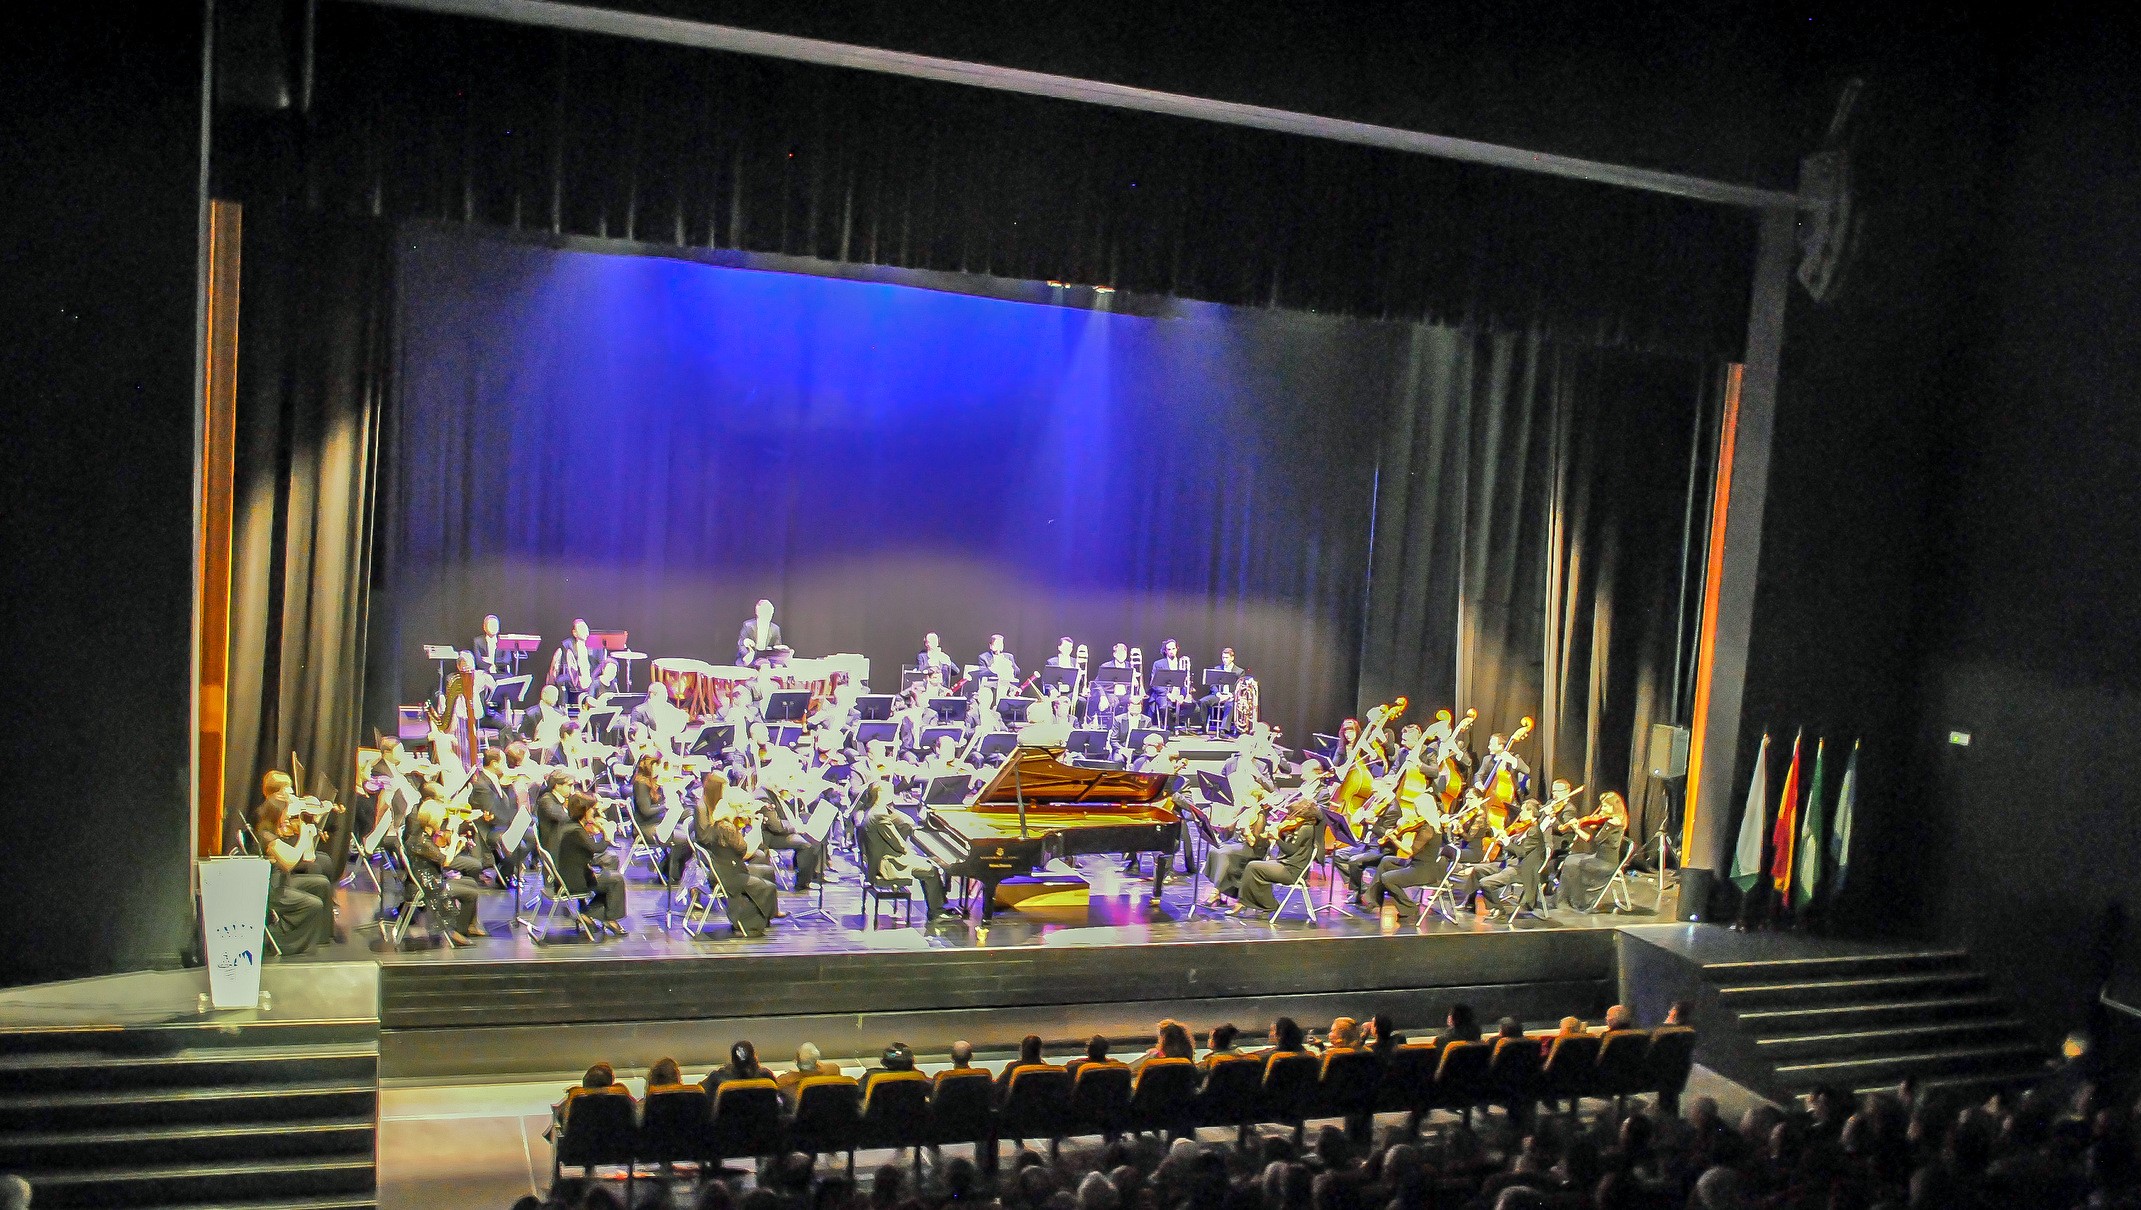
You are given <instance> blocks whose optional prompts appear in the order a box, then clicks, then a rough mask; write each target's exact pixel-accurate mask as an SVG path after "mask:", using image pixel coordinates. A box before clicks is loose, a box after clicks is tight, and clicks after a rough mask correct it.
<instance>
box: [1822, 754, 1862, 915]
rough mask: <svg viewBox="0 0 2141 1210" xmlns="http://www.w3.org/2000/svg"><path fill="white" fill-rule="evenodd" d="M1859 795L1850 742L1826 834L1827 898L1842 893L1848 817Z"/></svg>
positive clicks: (1848, 838)
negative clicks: (1833, 817) (1831, 824)
mask: <svg viewBox="0 0 2141 1210" xmlns="http://www.w3.org/2000/svg"><path fill="white" fill-rule="evenodd" d="M1858 793H1859V745H1858V741H1857V740H1852V741H1851V757H1850V759H1848V760H1846V761H1845V762H1844V781H1843V784H1842V785H1841V786H1838V787H1837V790H1836V826H1835V827H1834V828H1832V829H1830V831H1829V865H1830V867H1831V869H1830V874H1829V894H1831V895H1835V894H1836V893H1837V892H1839V891H1841V890H1843V889H1844V872H1845V871H1846V870H1849V869H1850V868H1851V815H1852V807H1854V806H1855V805H1857V801H1858Z"/></svg>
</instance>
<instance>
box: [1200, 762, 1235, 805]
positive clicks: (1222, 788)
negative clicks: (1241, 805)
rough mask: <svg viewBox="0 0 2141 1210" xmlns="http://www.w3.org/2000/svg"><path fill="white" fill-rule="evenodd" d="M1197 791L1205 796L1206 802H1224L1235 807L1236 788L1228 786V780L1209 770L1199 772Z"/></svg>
mask: <svg viewBox="0 0 2141 1210" xmlns="http://www.w3.org/2000/svg"><path fill="white" fill-rule="evenodd" d="M1197 790H1198V792H1199V793H1202V794H1203V795H1204V801H1206V802H1223V803H1225V804H1227V805H1228V806H1230V807H1231V806H1233V805H1234V787H1233V786H1230V785H1228V784H1227V779H1226V778H1224V777H1221V776H1220V775H1218V774H1217V773H1214V772H1212V771H1211V770H1209V769H1199V770H1198V771H1197Z"/></svg>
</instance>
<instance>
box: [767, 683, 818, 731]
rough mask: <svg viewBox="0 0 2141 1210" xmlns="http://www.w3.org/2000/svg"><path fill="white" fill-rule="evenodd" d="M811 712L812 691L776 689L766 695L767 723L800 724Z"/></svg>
mask: <svg viewBox="0 0 2141 1210" xmlns="http://www.w3.org/2000/svg"><path fill="white" fill-rule="evenodd" d="M809 711H810V690H808V689H776V690H774V691H773V692H772V693H769V694H767V695H766V721H767V722H769V723H800V722H802V721H803V716H804V715H805V714H807V713H809Z"/></svg>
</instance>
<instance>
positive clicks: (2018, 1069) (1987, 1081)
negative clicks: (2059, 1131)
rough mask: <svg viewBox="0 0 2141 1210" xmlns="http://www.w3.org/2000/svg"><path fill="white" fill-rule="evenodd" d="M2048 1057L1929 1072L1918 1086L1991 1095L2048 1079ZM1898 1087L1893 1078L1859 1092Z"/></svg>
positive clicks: (1962, 1094) (1968, 1095)
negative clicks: (1954, 1071)
mask: <svg viewBox="0 0 2141 1210" xmlns="http://www.w3.org/2000/svg"><path fill="white" fill-rule="evenodd" d="M2045 1070H2046V1069H2045V1060H2044V1059H2043V1058H2041V1057H2040V1058H2039V1059H2038V1060H2037V1061H2036V1062H2033V1063H2021V1064H2016V1065H2014V1066H2011V1067H2001V1068H1996V1069H1994V1070H1991V1071H1977V1072H1970V1073H1968V1074H1964V1075H1952V1076H1927V1077H1922V1078H1920V1079H1919V1080H1918V1087H1919V1088H1920V1089H1923V1090H1924V1091H1926V1092H1940V1093H1948V1094H1953V1095H1956V1096H1960V1097H1964V1098H1970V1099H1975V1098H1982V1097H1989V1096H1991V1095H1992V1094H1993V1093H1995V1092H1999V1091H2001V1090H2003V1089H2009V1088H2026V1087H2029V1086H2032V1085H2034V1084H2036V1083H2037V1082H2038V1081H2039V1080H2042V1079H2044V1073H2045ZM1894 1087H1895V1084H1894V1083H1893V1082H1891V1083H1887V1084H1875V1085H1871V1086H1867V1087H1861V1088H1855V1089H1853V1090H1852V1091H1853V1092H1855V1093H1860V1094H1864V1093H1868V1092H1885V1091H1887V1090H1889V1089H1892V1088H1894Z"/></svg>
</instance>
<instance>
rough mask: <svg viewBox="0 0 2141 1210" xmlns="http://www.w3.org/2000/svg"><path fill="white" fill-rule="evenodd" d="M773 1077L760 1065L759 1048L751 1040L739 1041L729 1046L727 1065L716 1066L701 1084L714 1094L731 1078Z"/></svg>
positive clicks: (708, 1093)
mask: <svg viewBox="0 0 2141 1210" xmlns="http://www.w3.org/2000/svg"><path fill="white" fill-rule="evenodd" d="M772 1078H773V1073H772V1072H769V1071H767V1070H766V1069H765V1068H763V1067H760V1066H759V1065H758V1048H757V1047H755V1046H753V1045H751V1044H750V1043H749V1042H738V1043H736V1044H735V1045H734V1046H731V1047H729V1061H728V1063H727V1064H726V1065H725V1066H722V1067H716V1068H715V1069H714V1070H712V1071H709V1072H707V1073H706V1079H704V1080H702V1081H700V1084H701V1086H702V1087H704V1088H705V1089H706V1094H707V1095H708V1096H712V1095H713V1094H714V1090H715V1089H717V1088H719V1087H720V1086H721V1085H723V1084H726V1083H727V1082H729V1081H730V1080H770V1079H772ZM776 1083H777V1081H776Z"/></svg>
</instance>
